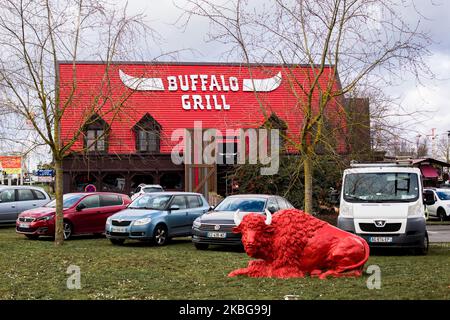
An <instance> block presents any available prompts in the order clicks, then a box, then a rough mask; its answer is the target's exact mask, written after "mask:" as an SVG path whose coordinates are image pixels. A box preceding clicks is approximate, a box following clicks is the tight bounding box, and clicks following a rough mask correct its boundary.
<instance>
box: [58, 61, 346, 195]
mask: <svg viewBox="0 0 450 320" xmlns="http://www.w3.org/2000/svg"><path fill="white" fill-rule="evenodd" d="M59 78H60V88H61V108H64V117H63V119H62V123H61V137H62V140H63V142H64V143H67V142H71V141H72V142H73V145H71V147H70V149H71V151H72V153H71V154H70V155H69V156H67V157H66V159H65V160H64V164H63V169H64V191H65V192H69V191H75V190H82V189H83V188H84V186H85V185H86V184H88V183H92V184H94V185H95V186H96V187H97V190H114V191H122V192H125V193H128V192H129V191H130V190H133V189H134V188H135V187H136V186H137V185H138V184H140V183H157V184H161V185H162V186H163V187H165V188H166V189H172V190H184V189H195V190H198V191H204V192H205V193H206V192H207V191H211V190H217V189H219V190H223V184H224V183H225V181H222V180H220V179H219V181H218V180H217V174H218V173H219V177H220V172H221V169H220V168H219V169H217V167H216V166H213V167H205V166H203V167H202V166H197V167H195V168H192V167H189V168H187V167H186V168H185V166H184V165H176V164H174V163H173V162H172V160H171V156H170V152H171V150H173V148H174V146H176V145H177V144H178V143H179V141H177V140H175V141H172V140H171V136H172V133H173V132H174V130H177V129H184V128H187V129H192V128H194V122H195V121H201V125H202V128H203V129H208V128H214V129H218V130H220V131H221V132H222V133H223V139H222V141H221V142H222V143H224V144H226V143H233V144H234V143H235V138H236V137H235V135H231V136H230V135H227V132H226V129H238V128H244V129H245V128H260V127H262V126H263V125H264V124H265V123H267V121H271V122H273V123H274V124H275V125H278V128H280V129H282V130H286V134H287V136H288V137H290V138H291V139H292V140H294V141H296V139H297V137H298V134H299V132H300V128H301V126H302V123H303V109H302V104H303V102H304V100H305V99H306V96H305V95H304V94H303V93H302V89H308V87H309V85H310V82H311V79H312V69H311V67H310V66H309V65H305V66H302V65H298V66H280V65H252V66H250V67H249V66H247V65H245V66H244V65H239V64H219V63H216V64H211V63H201V64H197V63H129V62H116V63H114V64H112V65H106V64H104V63H101V62H78V63H77V64H76V67H75V68H73V66H72V63H70V62H67V63H66V62H61V63H59ZM320 84H321V86H322V87H325V86H327V85H331V86H333V88H334V90H337V89H339V88H340V82H339V79H338V77H337V75H335V73H334V69H333V68H332V67H327V68H325V71H324V73H323V75H322V77H321V78H320ZM318 99H319V93H318V92H317V93H316V95H315V97H314V99H313V104H314V105H317V106H318V105H319V103H318ZM327 110H328V111H327V119H328V121H329V122H330V123H331V124H332V125H333V127H339V128H340V131H339V132H340V133H341V136H338V137H337V144H336V149H337V151H338V152H340V153H345V152H346V151H347V144H346V139H345V133H346V128H345V127H346V125H345V120H344V119H345V116H344V115H345V113H344V112H343V108H342V104H341V103H339V101H332V104H331V106H330V107H329V108H328V109H327ZM288 152H295V148H292V147H289V148H288ZM211 168H213V170H211ZM214 171H215V172H214ZM205 182H206V186H205ZM202 188H203V189H202Z"/></svg>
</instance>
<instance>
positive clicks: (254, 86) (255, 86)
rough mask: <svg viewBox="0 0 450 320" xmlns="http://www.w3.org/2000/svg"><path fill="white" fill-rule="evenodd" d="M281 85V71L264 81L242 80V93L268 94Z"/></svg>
mask: <svg viewBox="0 0 450 320" xmlns="http://www.w3.org/2000/svg"><path fill="white" fill-rule="evenodd" d="M280 84H281V71H280V72H278V73H277V74H276V75H275V76H273V77H272V78H266V79H244V81H243V82H242V90H243V91H257V92H269V91H273V90H275V89H276V88H278V87H279V86H280Z"/></svg>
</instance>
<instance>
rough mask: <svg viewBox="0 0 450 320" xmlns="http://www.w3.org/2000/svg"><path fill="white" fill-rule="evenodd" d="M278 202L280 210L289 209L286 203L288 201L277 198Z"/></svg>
mask: <svg viewBox="0 0 450 320" xmlns="http://www.w3.org/2000/svg"><path fill="white" fill-rule="evenodd" d="M277 202H278V207H279V208H280V210H283V209H287V208H289V207H288V205H287V203H286V200H284V199H283V198H281V197H277Z"/></svg>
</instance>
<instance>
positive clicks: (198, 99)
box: [192, 94, 204, 110]
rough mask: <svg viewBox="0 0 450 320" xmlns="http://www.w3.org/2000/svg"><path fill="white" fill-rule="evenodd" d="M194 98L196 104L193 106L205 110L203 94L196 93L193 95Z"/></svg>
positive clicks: (195, 108)
mask: <svg viewBox="0 0 450 320" xmlns="http://www.w3.org/2000/svg"><path fill="white" fill-rule="evenodd" d="M192 100H193V101H194V106H193V109H194V110H197V109H201V110H203V109H204V107H203V104H202V96H201V95H198V94H194V95H193V96H192Z"/></svg>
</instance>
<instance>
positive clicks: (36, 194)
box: [33, 190, 46, 200]
mask: <svg viewBox="0 0 450 320" xmlns="http://www.w3.org/2000/svg"><path fill="white" fill-rule="evenodd" d="M33 193H34V198H35V199H36V200H45V199H46V196H45V195H44V194H43V193H42V192H40V191H38V190H33Z"/></svg>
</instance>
